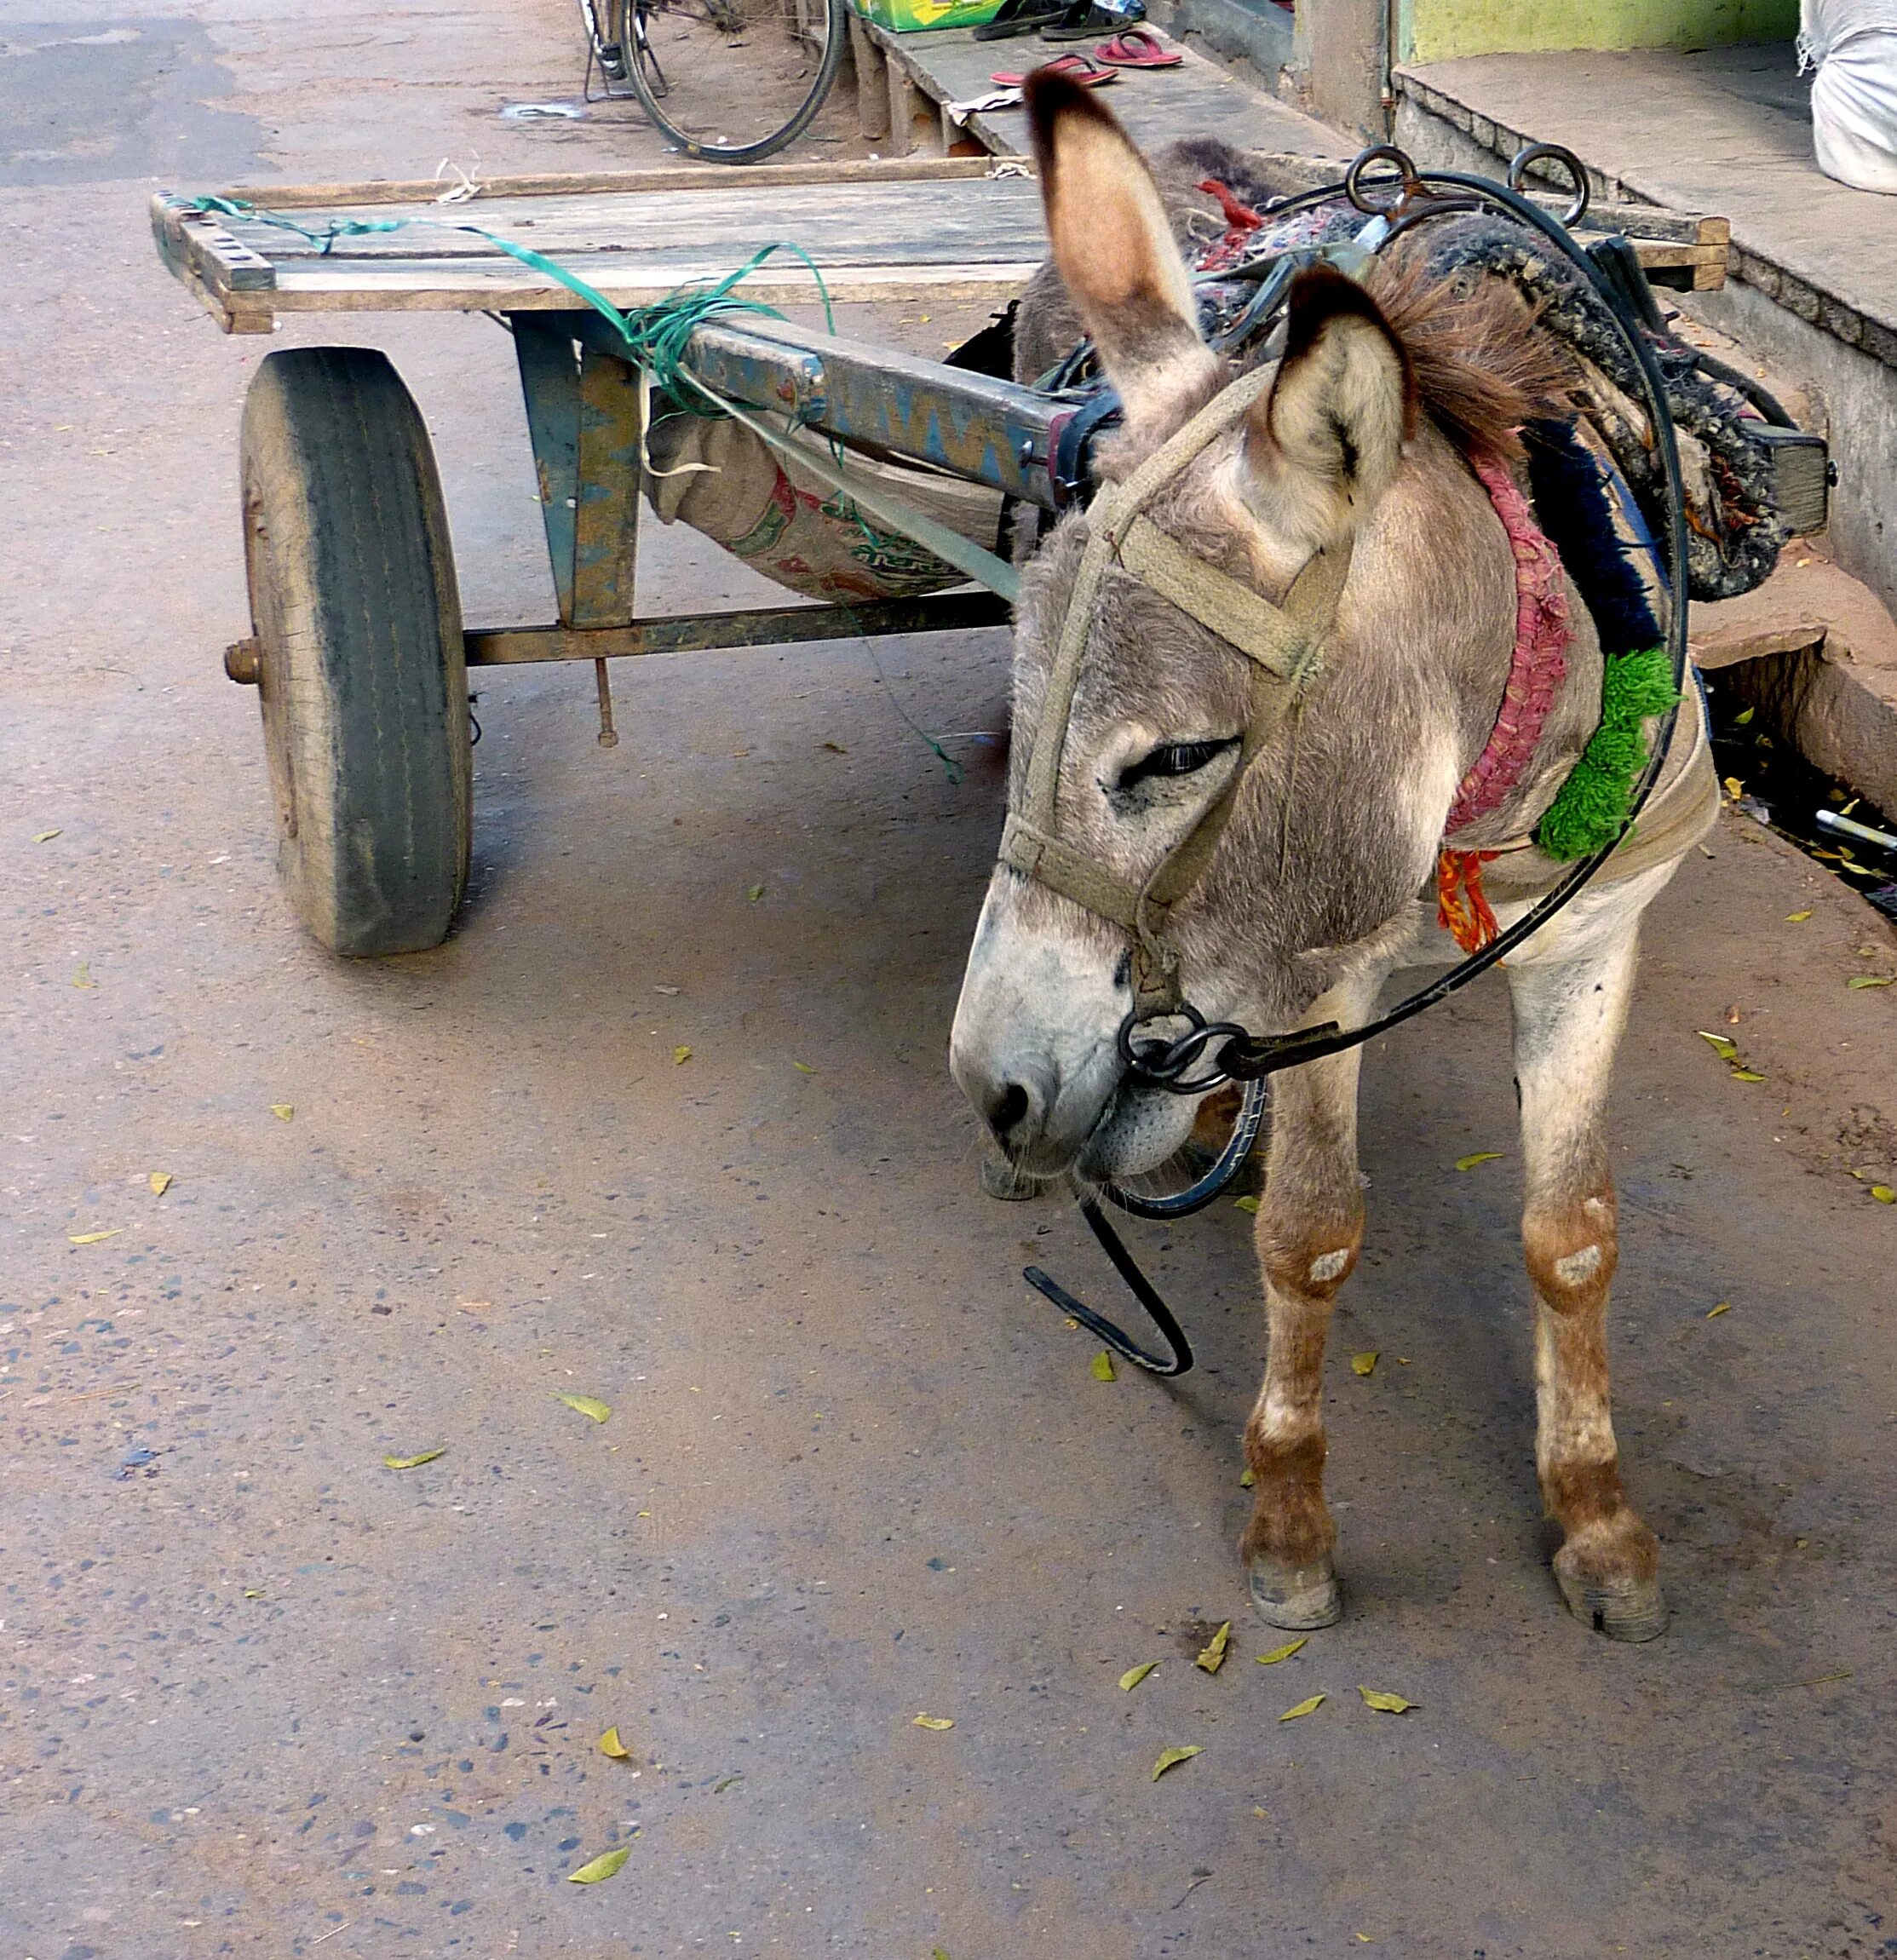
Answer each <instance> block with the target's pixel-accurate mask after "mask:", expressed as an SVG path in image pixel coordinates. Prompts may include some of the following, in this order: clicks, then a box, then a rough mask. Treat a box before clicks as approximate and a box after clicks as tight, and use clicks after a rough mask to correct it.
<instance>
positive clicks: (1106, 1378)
mask: <svg viewBox="0 0 1897 1960" xmlns="http://www.w3.org/2000/svg"><path fill="white" fill-rule="evenodd" d="M1090 1372H1091V1373H1092V1375H1093V1377H1094V1379H1095V1381H1096V1382H1117V1381H1118V1379H1119V1377H1118V1375H1116V1374H1115V1373H1114V1372H1113V1357H1112V1355H1111V1354H1108V1353H1107V1350H1106V1349H1105V1348H1101V1351H1100V1352H1099V1354H1096V1355H1095V1356H1094V1359H1093V1365H1092V1367H1091V1370H1090Z"/></svg>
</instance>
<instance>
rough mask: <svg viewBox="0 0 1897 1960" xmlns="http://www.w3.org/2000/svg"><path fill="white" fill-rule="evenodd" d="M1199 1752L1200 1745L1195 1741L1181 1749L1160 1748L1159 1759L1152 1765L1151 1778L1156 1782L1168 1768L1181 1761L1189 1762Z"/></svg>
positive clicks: (1200, 1750)
mask: <svg viewBox="0 0 1897 1960" xmlns="http://www.w3.org/2000/svg"><path fill="white" fill-rule="evenodd" d="M1201 1753H1202V1747H1201V1745H1200V1744H1198V1743H1196V1742H1194V1743H1188V1744H1187V1745H1186V1747H1185V1748H1183V1749H1162V1750H1160V1751H1159V1760H1158V1762H1156V1763H1154V1764H1153V1781H1154V1782H1155V1783H1157V1782H1158V1780H1159V1779H1160V1778H1161V1777H1162V1776H1164V1774H1165V1773H1166V1772H1167V1771H1168V1770H1169V1769H1173V1768H1176V1767H1177V1766H1178V1765H1179V1764H1180V1763H1181V1762H1191V1761H1192V1759H1193V1757H1194V1756H1198V1755H1200V1754H1201Z"/></svg>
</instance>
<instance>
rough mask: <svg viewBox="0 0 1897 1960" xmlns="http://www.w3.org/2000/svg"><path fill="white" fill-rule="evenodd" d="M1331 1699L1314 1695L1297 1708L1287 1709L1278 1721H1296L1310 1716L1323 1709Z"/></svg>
mask: <svg viewBox="0 0 1897 1960" xmlns="http://www.w3.org/2000/svg"><path fill="white" fill-rule="evenodd" d="M1328 1699H1329V1697H1328V1696H1326V1695H1321V1694H1314V1695H1312V1696H1311V1697H1310V1698H1309V1699H1308V1700H1306V1701H1301V1702H1300V1703H1299V1704H1297V1706H1296V1708H1288V1709H1286V1710H1285V1712H1284V1713H1283V1714H1282V1715H1281V1716H1279V1718H1278V1719H1279V1721H1296V1720H1297V1718H1298V1717H1299V1716H1301V1715H1309V1714H1311V1713H1312V1712H1313V1711H1314V1710H1317V1709H1320V1708H1322V1707H1323V1706H1324V1704H1325V1701H1327V1700H1328Z"/></svg>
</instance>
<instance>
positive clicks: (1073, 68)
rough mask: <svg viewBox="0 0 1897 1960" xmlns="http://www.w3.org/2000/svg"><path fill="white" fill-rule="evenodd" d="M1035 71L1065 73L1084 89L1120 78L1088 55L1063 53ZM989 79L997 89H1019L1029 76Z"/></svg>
mask: <svg viewBox="0 0 1897 1960" xmlns="http://www.w3.org/2000/svg"><path fill="white" fill-rule="evenodd" d="M1123 38H1124V37H1123ZM1034 72H1035V73H1036V74H1038V75H1065V76H1066V78H1067V79H1068V80H1069V81H1070V82H1078V83H1080V85H1081V87H1082V88H1084V89H1104V88H1105V87H1106V86H1107V83H1109V82H1117V81H1118V80H1119V77H1118V75H1116V74H1115V73H1114V72H1113V71H1112V69H1111V68H1103V67H1102V66H1101V65H1100V63H1099V62H1098V61H1096V60H1094V59H1093V58H1092V57H1091V56H1090V55H1061V57H1060V59H1059V60H1054V61H1047V62H1043V64H1042V66H1040V67H1038V68H1037V69H1036V70H1035V71H1034ZM989 79H990V80H991V81H992V83H994V84H995V86H996V87H997V89H1018V88H1020V85H1021V83H1024V82H1025V81H1026V79H1027V77H1026V75H992V76H990V77H989Z"/></svg>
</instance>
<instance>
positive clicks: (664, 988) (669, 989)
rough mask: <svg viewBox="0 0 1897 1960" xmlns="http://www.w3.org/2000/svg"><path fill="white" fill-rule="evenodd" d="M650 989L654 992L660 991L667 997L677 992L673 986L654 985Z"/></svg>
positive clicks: (673, 995)
mask: <svg viewBox="0 0 1897 1960" xmlns="http://www.w3.org/2000/svg"><path fill="white" fill-rule="evenodd" d="M652 991H653V992H654V993H662V994H664V995H666V996H668V997H675V996H676V994H677V992H678V989H677V988H676V987H675V986H655V987H654V988H653V989H652Z"/></svg>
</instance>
